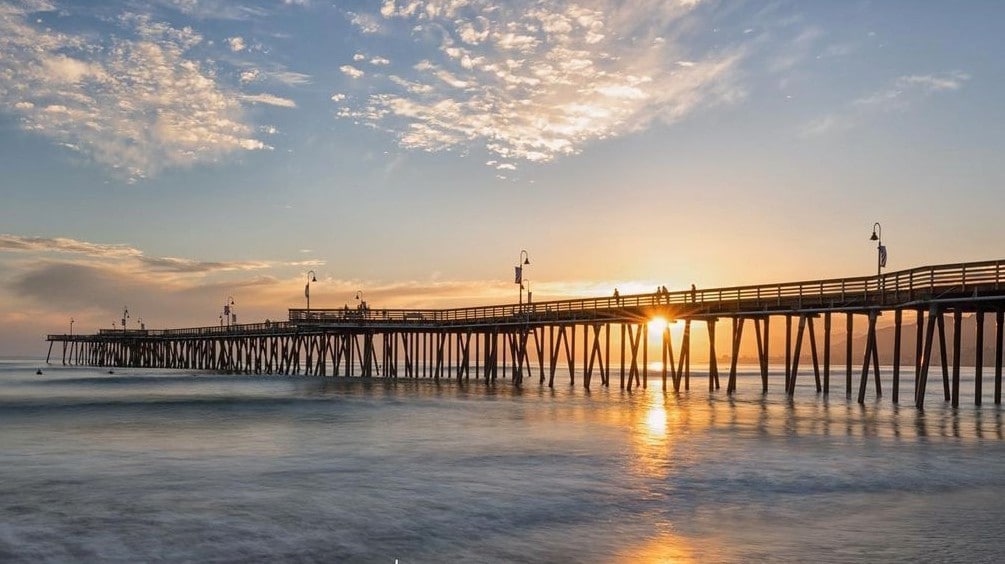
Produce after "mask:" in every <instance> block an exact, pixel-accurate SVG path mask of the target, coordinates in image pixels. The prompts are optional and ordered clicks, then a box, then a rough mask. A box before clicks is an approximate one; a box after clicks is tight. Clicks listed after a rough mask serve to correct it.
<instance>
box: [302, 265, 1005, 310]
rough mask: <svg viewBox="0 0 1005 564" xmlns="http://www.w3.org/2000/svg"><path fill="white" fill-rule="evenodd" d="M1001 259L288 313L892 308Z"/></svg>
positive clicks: (973, 281) (996, 269) (995, 271)
mask: <svg viewBox="0 0 1005 564" xmlns="http://www.w3.org/2000/svg"><path fill="white" fill-rule="evenodd" d="M1003 265H1005V261H1002V260H995V261H984V262H972V263H959V264H947V265H939V266H926V267H920V268H914V269H910V270H902V271H898V272H891V273H887V274H884V275H882V276H881V277H877V276H860V277H855V278H838V279H828V280H810V281H803V282H790V283H782V284H766V285H763V284H762V285H749V286H733V287H725V288H705V289H695V290H694V291H692V290H680V291H673V292H667V293H658V292H654V293H646V294H630V295H622V296H617V297H615V296H608V297H600V298H584V299H571V300H555V301H546V302H534V303H526V304H522V305H520V304H505V305H495V306H476V307H463V308H452V309H439V310H437V309H365V308H341V309H311V310H306V309H290V310H289V319H290V321H291V322H293V323H305V322H306V323H312V322H314V323H332V322H334V323H338V322H353V321H364V320H365V321H394V322H438V323H443V322H472V321H483V320H484V321H492V320H500V319H507V318H512V317H514V316H528V315H529V316H533V317H543V318H547V317H550V316H554V315H559V314H563V313H566V314H567V313H578V312H598V311H616V310H625V309H643V308H651V307H653V306H661V305H679V306H687V307H691V308H694V309H701V310H706V311H709V312H715V311H721V310H722V309H723V308H730V309H733V308H735V307H737V306H738V305H742V306H746V307H754V308H766V307H772V306H775V307H782V306H789V307H791V306H808V305H818V306H840V305H849V304H858V305H862V306H884V305H887V306H889V305H896V304H899V303H903V302H906V301H912V300H918V299H931V298H935V297H938V296H939V295H941V294H946V293H953V292H955V293H958V294H962V293H965V292H967V291H974V290H978V289H984V290H999V289H1001V288H1002V286H1003V282H1005V280H1003V274H1005V272H1003Z"/></svg>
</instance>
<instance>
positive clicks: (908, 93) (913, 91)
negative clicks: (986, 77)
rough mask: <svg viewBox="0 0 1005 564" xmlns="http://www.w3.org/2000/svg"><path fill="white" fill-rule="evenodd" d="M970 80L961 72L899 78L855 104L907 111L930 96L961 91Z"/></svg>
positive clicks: (856, 101)
mask: <svg viewBox="0 0 1005 564" xmlns="http://www.w3.org/2000/svg"><path fill="white" fill-rule="evenodd" d="M968 80H970V75H969V74H967V73H964V72H960V71H953V72H949V73H943V74H939V75H933V74H928V75H905V76H899V77H897V78H895V79H894V80H893V81H892V82H891V83H890V85H888V86H887V87H885V88H883V89H881V90H879V91H877V92H874V93H872V94H870V95H868V96H865V97H863V98H859V99H858V100H855V102H854V104H855V105H857V106H871V107H875V108H880V109H887V110H890V109H906V108H907V107H909V106H910V105H912V104H913V103H915V102H916V101H918V100H919V99H920V98H922V97H925V96H928V95H930V94H935V93H939V92H949V91H955V90H959V89H960V88H962V87H963V84H964V83H965V82H966V81H968Z"/></svg>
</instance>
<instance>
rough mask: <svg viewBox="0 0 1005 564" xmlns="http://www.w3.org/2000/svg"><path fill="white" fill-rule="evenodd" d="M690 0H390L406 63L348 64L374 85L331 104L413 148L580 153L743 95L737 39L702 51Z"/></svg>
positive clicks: (541, 158) (505, 154)
mask: <svg viewBox="0 0 1005 564" xmlns="http://www.w3.org/2000/svg"><path fill="white" fill-rule="evenodd" d="M694 4H695V2H665V1H662V0H637V1H635V2H619V1H615V0H597V1H594V2H590V3H589V5H588V6H589V7H585V6H584V5H580V4H570V3H567V2H561V1H558V0H539V1H530V0H527V1H519V2H514V3H511V4H508V5H506V6H499V5H497V4H496V3H494V2H490V1H489V0H408V1H395V0H385V1H384V2H383V4H381V6H380V16H381V17H383V18H384V19H383V27H384V28H385V31H386V33H387V34H394V33H396V32H400V35H401V36H406V37H407V36H408V35H406V34H408V33H409V32H410V33H411V37H412V41H413V42H415V43H416V44H417V45H416V46H415V48H414V49H410V50H407V51H406V52H411V53H413V54H414V55H413V56H415V59H414V60H413V61H412V63H411V71H409V72H395V73H391V74H388V75H386V76H385V75H371V76H366V77H364V74H363V72H362V71H360V70H358V69H356V68H355V67H351V66H349V65H346V66H343V67H342V71H343V72H344V73H346V74H347V75H349V76H351V77H352V78H355V79H360V80H362V79H364V78H366V80H367V86H368V87H369V88H370V89H371V91H372V92H374V93H373V94H371V95H370V96H368V97H365V98H362V97H361V98H360V99H359V101H358V102H357V103H356V104H355V105H353V106H347V107H343V108H342V109H340V111H339V112H337V114H336V115H338V116H340V117H343V118H348V119H352V120H354V121H358V122H360V123H364V124H367V125H370V126H374V127H377V128H379V129H382V130H385V131H387V132H389V133H393V134H395V135H396V136H397V139H398V143H399V144H400V145H401V146H402V147H405V148H408V149H416V150H425V151H442V150H452V149H458V148H460V149H464V150H466V149H468V148H469V147H470V146H479V145H480V146H481V147H483V148H484V149H485V150H487V151H488V152H490V153H494V154H495V156H497V157H500V158H503V159H508V160H523V161H535V162H547V161H550V160H553V159H555V158H557V157H559V156H562V155H570V154H576V153H578V152H580V151H581V150H582V149H583V147H584V146H586V145H587V144H588V143H590V142H592V141H596V140H599V139H607V138H611V137H617V136H621V135H624V134H627V133H630V132H633V131H637V130H640V129H644V128H646V127H649V126H650V125H652V124H653V123H656V122H664V123H672V122H674V121H677V120H680V119H683V118H685V117H686V116H688V115H690V114H692V113H694V112H696V111H699V110H700V109H702V108H707V107H711V106H715V105H718V104H724V103H732V102H734V101H736V100H738V99H740V98H741V97H742V95H743V93H742V91H741V90H740V89H739V88H738V87H737V86H736V84H735V80H734V75H735V71H736V67H737V66H738V61H739V60H740V58H741V57H742V52H741V51H740V50H721V51H706V52H703V53H701V52H697V53H696V52H691V49H689V47H688V44H687V42H686V41H685V40H684V37H685V36H686V33H687V30H688V29H690V23H691V22H690V19H689V18H692V17H697V16H694V14H693V7H694ZM668 37H672V38H677V39H674V40H668V39H667V38H668ZM429 49H433V50H435V51H437V56H436V57H435V58H434V57H429V56H427V55H428V50H429ZM434 61H435V62H434ZM678 61H682V62H684V63H685V64H677V62H678ZM402 62H404V63H405V64H406V65H408V64H409V63H407V62H405V61H402Z"/></svg>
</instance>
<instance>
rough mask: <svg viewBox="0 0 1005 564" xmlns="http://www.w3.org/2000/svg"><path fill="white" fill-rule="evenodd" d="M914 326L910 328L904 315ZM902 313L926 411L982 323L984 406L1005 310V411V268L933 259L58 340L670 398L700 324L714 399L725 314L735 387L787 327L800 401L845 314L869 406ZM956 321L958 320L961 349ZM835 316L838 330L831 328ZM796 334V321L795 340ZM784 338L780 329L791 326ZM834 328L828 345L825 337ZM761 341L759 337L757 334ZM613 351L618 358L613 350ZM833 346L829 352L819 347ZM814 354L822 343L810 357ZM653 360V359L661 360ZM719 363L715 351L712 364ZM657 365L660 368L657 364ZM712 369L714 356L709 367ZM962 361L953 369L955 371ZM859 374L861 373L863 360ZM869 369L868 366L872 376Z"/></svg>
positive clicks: (227, 359)
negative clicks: (745, 362) (882, 325)
mask: <svg viewBox="0 0 1005 564" xmlns="http://www.w3.org/2000/svg"><path fill="white" fill-rule="evenodd" d="M905 312H907V313H908V315H909V320H910V321H913V322H914V323H913V324H912V326H911V330H910V332H913V333H914V338H913V339H911V338H910V336H909V335H905V329H907V326H906V325H905V323H904V313H905ZM886 314H891V315H892V317H893V320H892V327H893V330H894V339H893V351H892V353H891V354H892V359H893V366H892V370H891V376H892V380H893V385H892V401H894V402H899V400H900V398H899V397H898V395H899V389H900V385H899V384H900V372H901V363H902V359H903V358H904V356H905V354H906V353H909V352H910V351H907V350H902V345H903V343H904V341H905V340H907V341H911V343H910V344H913V345H914V347H913V348H914V351H913V354H909V355H908V356H909V357H910V358H911V359H913V364H914V375H915V382H914V390H915V394H914V396H915V397H914V398H913V399H914V403H915V404H916V405H917V406H918V407H919V408H921V407H923V405H924V400H925V395H926V387H927V382H928V374H929V372H930V368H931V364H932V359H933V356H934V353H935V351H933V349H936V348H937V351H938V353H939V360H940V365H941V369H942V381H943V392H944V393H943V396H944V399H945V401H949V402H952V404H953V405H954V406H956V405H958V404H959V398H960V390H959V386H960V362H961V339H962V335H961V333H962V331H961V324H962V318H963V315H964V314H973V315H974V316H975V317H976V335H975V336H974V342H973V343H968V348H972V349H973V350H974V354H975V369H976V375H975V390H974V392H975V394H974V397H975V402H976V403H977V404H980V402H981V400H982V395H983V391H982V386H983V382H982V380H983V377H982V373H983V369H984V364H985V360H984V358H983V356H984V340H985V336H984V332H985V331H984V327H985V316H987V315H992V316H994V335H993V337H992V338H993V339H994V351H995V352H994V359H993V361H992V362H991V363H989V364H990V367H992V368H993V371H994V394H993V398H994V402H995V403H996V404H997V403H1000V402H1001V372H1002V345H1003V341H1002V338H1003V334H1002V332H1003V322H1005V260H993V261H982V262H971V263H960V264H947V265H938V266H925V267H920V268H913V269H910V270H903V271H899V272H890V273H886V274H883V275H882V276H864V277H854V278H841V279H830V280H813V281H804V282H789V283H781V284H764V285H752V286H736V287H725V288H700V289H696V290H684V291H672V292H656V293H650V294H633V295H622V296H618V297H614V296H611V297H600V298H583V299H572V300H558V301H545V302H534V303H527V304H504V305H492V306H478V307H464V308H451V309H360V308H356V309H348V308H341V309H309V310H308V309H290V310H289V317H288V320H287V321H282V322H269V323H254V324H243V325H231V326H226V327H194V328H181V329H163V330H101V331H99V332H98V333H97V334H91V335H66V334H53V335H49V336H48V337H47V340H48V341H49V343H50V344H49V358H47V361H48V360H51V356H52V348H53V345H54V344H55V343H60V344H61V345H62V362H63V364H72V365H88V366H109V367H111V366H133V367H152V368H180V369H203V370H219V371H226V372H235V373H249V374H275V373H279V374H310V375H324V376H327V375H331V376H359V377H384V378H398V377H405V378H436V379H439V378H457V379H470V378H471V376H472V375H474V376H475V379H479V378H481V379H484V380H485V381H493V380H495V379H497V378H499V377H507V376H508V377H510V378H512V379H513V381H514V383H516V384H517V385H522V384H523V383H524V382H525V380H526V379H527V378H529V377H531V376H532V375H534V374H537V375H538V380H539V382H540V383H541V384H544V383H545V382H547V384H548V385H549V386H554V384H555V376H556V373H557V372H559V371H561V372H563V373H564V372H565V371H566V370H567V371H568V375H569V379H570V383H572V384H575V380H576V368H577V365H578V368H579V370H580V373H581V376H582V385H584V386H586V387H587V388H589V387H590V386H591V385H592V384H593V378H594V376H597V377H598V378H599V380H600V382H599V383H600V385H602V386H610V385H611V373H612V368H615V367H612V364H615V363H617V364H618V366H617V367H616V368H618V369H617V370H615V371H616V373H617V374H618V376H619V382H620V386H621V387H622V388H626V389H632V388H633V387H639V386H641V387H643V388H645V387H648V386H649V383H650V382H649V381H650V379H651V378H652V377H654V376H659V377H660V379H661V381H662V388H663V390H669V389H672V390H674V391H679V390H680V389H681V388H682V387H683V388H684V389H685V390H687V389H689V388H690V386H691V361H692V354H691V350H692V346H691V341H692V336H693V335H692V326H693V325H694V324H701V325H703V326H704V329H705V332H706V333H707V339H708V346H707V349H708V353H707V366H708V368H707V381H708V388H709V391H715V390H718V389H720V369H719V365H718V357H717V351H716V331H717V330H718V327H719V326H720V322H722V321H723V320H725V321H728V323H729V329H730V330H731V333H730V334H731V346H730V351H729V352H730V356H729V359H730V360H729V367H728V371H726V370H724V372H725V375H726V392H727V393H730V394H732V393H735V392H736V391H737V390H736V372H737V362H738V359H739V357H740V350H741V344H742V343H743V334H744V328H745V327H749V326H750V325H752V326H753V330H754V341H755V342H756V350H757V360H758V366H759V368H760V374H761V389H762V390H761V391H762V392H767V391H768V383H769V370H768V365H769V363H768V361H769V355H770V348H771V347H770V345H769V343H771V342H772V341H771V339H770V328H771V326H772V323H771V322H772V320H773V319H774V320H775V321H776V323H777V322H778V321H779V320H781V322H783V323H784V329H782V331H783V334H784V341H785V343H784V351H783V352H784V356H785V371H784V389H785V393H787V394H789V395H793V394H794V393H795V386H796V381H797V377H798V373H799V364H800V362H801V357H802V356H803V355H804V353H808V354H809V356H810V359H811V361H810V362H811V363H812V368H813V375H814V378H815V383H816V389H817V392H819V393H824V394H828V393H830V392H831V368H832V362H831V350H832V345H831V341H832V335H833V333H834V331H833V330H832V318H833V316H835V315H841V316H843V317H844V321H845V327H844V331H843V334H844V341H845V358H846V362H845V364H844V369H845V370H844V374H845V378H844V386H843V387H844V389H845V392H846V393H847V394H848V395H851V394H853V392H854V382H853V370H854V369H855V368H857V366H858V363H854V362H853V352H854V351H853V343H854V341H855V334H854V327H855V318H856V317H859V318H860V319H861V320H862V321H863V322H864V323H865V324H866V325H865V326H866V333H865V350H864V351H858V352H860V353H861V355H860V358H861V363H860V364H861V371H860V375H859V379H858V380H859V381H858V386H857V394H858V396H857V397H858V401H859V402H864V400H865V397H866V394H867V391H868V388H869V381H870V378H869V376H870V371H871V373H872V377H873V378H872V380H873V382H874V387H875V394H876V396H881V395H882V382H881V378H880V364H879V348H880V345H879V342H878V340H877V320H878V319H879V318H880V317H881V316H883V315H886ZM657 318H662V319H664V320H667V321H670V322H676V321H682V322H683V324H684V326H683V333H682V334H681V335H680V336H679V338H678V339H679V340H678V343H676V346H675V343H674V338H673V337H672V335H671V331H670V329H669V327H667V328H665V329H663V330H662V336H661V338H660V341H661V342H660V346H659V347H658V349H657V350H655V351H650V342H649V341H650V339H649V338H648V325H649V324H650V323H651V322H652V321H653V320H654V319H657ZM947 318H948V319H949V322H951V323H952V329H953V330H952V334H951V336H952V343H951V346H952V351H951V354H948V351H947V349H948V347H949V343H948V342H947V338H946V328H945V326H946V323H947ZM821 321H822V327H818V326H817V325H818V323H819V322H821ZM793 325H795V326H796V328H795V331H793ZM776 330H777V329H776ZM818 331H822V333H823V335H822V337H823V338H822V343H818V340H817V332H818ZM748 339H749V332H748ZM612 345H613V346H614V350H613V351H612ZM818 345H820V346H818ZM807 349H808V350H807ZM651 353H652V354H651ZM703 356H704V355H703ZM650 360H652V361H653V364H655V365H657V366H658V367H659V368H658V369H656V370H653V369H652V368H651V363H650ZM697 360H701V359H697ZM950 362H951V363H952V366H951V370H950V366H949V364H950ZM853 365H854V366H853ZM856 371H857V370H856Z"/></svg>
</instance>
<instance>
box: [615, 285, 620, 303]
mask: <svg viewBox="0 0 1005 564" xmlns="http://www.w3.org/2000/svg"><path fill="white" fill-rule="evenodd" d="M614 302H615V303H617V304H618V305H621V294H619V293H618V289H617V288H615V289H614Z"/></svg>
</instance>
